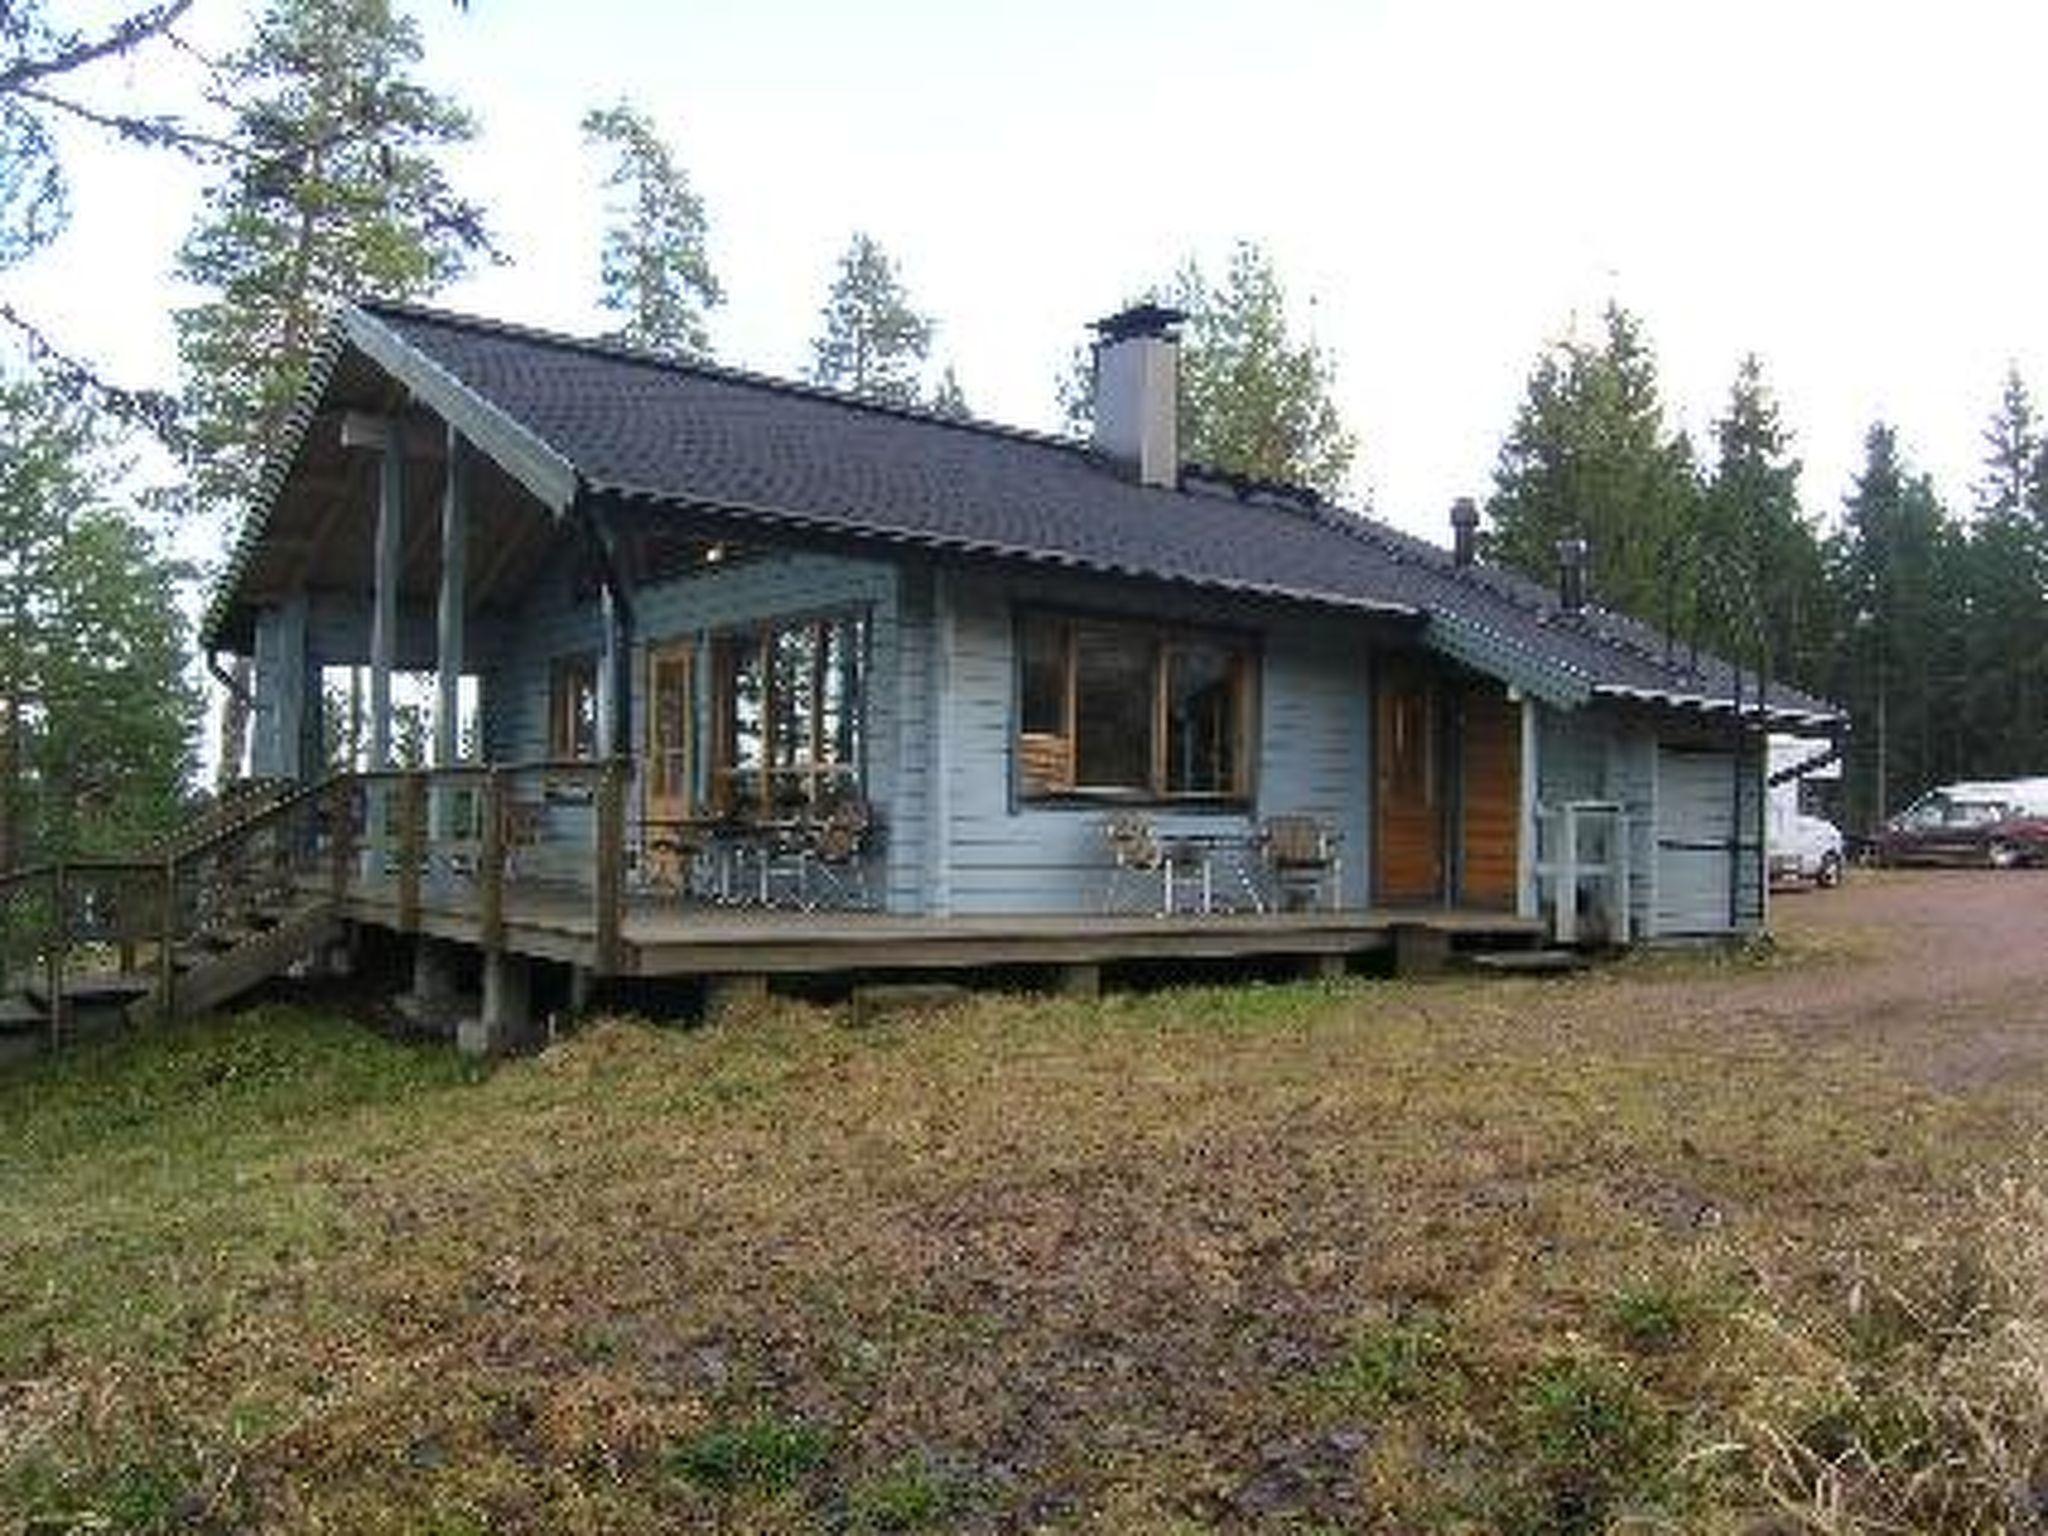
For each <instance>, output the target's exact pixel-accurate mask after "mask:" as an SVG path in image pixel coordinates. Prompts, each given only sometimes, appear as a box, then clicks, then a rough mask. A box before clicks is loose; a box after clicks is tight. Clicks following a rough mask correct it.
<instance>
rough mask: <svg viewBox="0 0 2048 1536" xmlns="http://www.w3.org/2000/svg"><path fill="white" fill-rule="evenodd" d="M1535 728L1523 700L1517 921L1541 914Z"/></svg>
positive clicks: (1531, 705) (1529, 703) (1531, 704)
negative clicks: (1537, 841)
mask: <svg viewBox="0 0 2048 1536" xmlns="http://www.w3.org/2000/svg"><path fill="white" fill-rule="evenodd" d="M1537 724H1538V721H1537V716H1536V701H1535V700H1534V699H1531V698H1527V697H1525V698H1524V699H1523V700H1522V720H1521V726H1522V784H1521V791H1522V797H1521V815H1520V817H1519V827H1518V831H1517V837H1516V848H1515V870H1516V874H1517V876H1518V877H1519V878H1518V879H1517V881H1516V884H1515V892H1516V894H1515V913H1516V915H1517V916H1519V917H1535V916H1537V915H1538V914H1539V913H1540V912H1541V911H1542V910H1543V893H1542V891H1541V890H1540V889H1539V882H1538V879H1537V875H1536V854H1537V846H1536V806H1537V804H1538V801H1537V796H1536V789H1537V774H1538V769H1539V764H1538V763H1537V760H1536V751H1537V739H1538V733H1537Z"/></svg>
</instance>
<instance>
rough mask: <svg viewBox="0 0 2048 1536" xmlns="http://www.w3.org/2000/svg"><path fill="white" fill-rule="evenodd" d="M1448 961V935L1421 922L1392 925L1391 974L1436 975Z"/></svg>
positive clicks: (1447, 964) (1449, 947)
mask: <svg viewBox="0 0 2048 1536" xmlns="http://www.w3.org/2000/svg"><path fill="white" fill-rule="evenodd" d="M1450 963H1451V936H1450V935H1449V934H1448V933H1446V932H1445V931H1444V930H1443V929H1441V928H1432V927H1430V926H1428V925H1427V924H1424V923H1396V924H1395V925H1394V974H1395V975H1396V976H1438V975H1441V974H1442V973H1443V972H1444V971H1445V970H1446V969H1447V968H1448V967H1449V966H1450Z"/></svg>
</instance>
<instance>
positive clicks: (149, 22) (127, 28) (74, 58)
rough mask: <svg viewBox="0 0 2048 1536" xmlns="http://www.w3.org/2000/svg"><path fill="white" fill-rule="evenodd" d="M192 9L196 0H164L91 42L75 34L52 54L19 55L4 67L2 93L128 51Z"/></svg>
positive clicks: (1, 71) (114, 26)
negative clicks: (36, 55)
mask: <svg viewBox="0 0 2048 1536" xmlns="http://www.w3.org/2000/svg"><path fill="white" fill-rule="evenodd" d="M191 9H192V0H163V3H161V4H159V5H152V6H149V7H147V8H146V9H144V10H140V11H137V12H136V13H135V14H134V15H132V16H129V17H127V18H125V19H124V20H122V21H119V22H116V23H115V24H114V25H113V26H112V27H111V28H109V29H108V30H107V32H106V33H104V34H103V35H102V36H100V37H98V38H95V39H93V40H92V41H90V42H87V41H84V40H81V39H79V38H76V37H73V38H69V39H66V40H65V42H64V44H63V46H61V47H60V48H59V49H58V51H57V52H56V53H53V54H51V55H50V56H49V57H48V58H42V59H37V58H20V59H17V60H15V61H14V62H13V63H12V64H10V65H8V66H7V68H5V69H0V96H7V95H12V94H14V93H15V92H17V91H19V90H21V89H22V88H23V87H24V86H26V85H28V84H30V83H31V82H32V81H36V80H47V79H49V78H50V77H51V76H53V75H65V74H69V73H70V72H71V71H72V70H74V69H82V68H84V67H85V66H86V65H88V64H91V63H93V62H95V61H96V60H99V59H106V58H112V57H114V56H115V55H117V54H123V53H127V52H129V51H130V50H131V49H133V48H136V47H138V46H140V45H141V44H143V43H145V42H147V41H148V40H149V39H150V38H152V37H155V36H157V35H158V34H159V33H161V32H163V31H164V30H165V29H166V28H167V27H170V26H171V25H173V24H174V23H175V22H176V21H177V19H178V18H179V17H180V16H183V15H184V14H185V13H186V12H187V11H189V10H191Z"/></svg>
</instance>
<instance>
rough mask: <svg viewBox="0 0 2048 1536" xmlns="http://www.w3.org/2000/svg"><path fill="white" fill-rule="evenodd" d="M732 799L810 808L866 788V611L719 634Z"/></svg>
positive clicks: (782, 810) (747, 804) (781, 810)
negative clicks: (754, 632) (863, 770)
mask: <svg viewBox="0 0 2048 1536" xmlns="http://www.w3.org/2000/svg"><path fill="white" fill-rule="evenodd" d="M719 653H720V655H721V656H722V657H723V658H724V664H723V665H722V666H721V668H720V669H719V673H718V678H719V684H718V685H719V688H720V690H721V697H720V699H719V701H718V707H719V709H720V711H721V718H723V719H724V720H725V721H726V729H725V735H724V741H723V743H722V746H723V751H724V756H723V758H722V760H721V762H720V764H719V769H720V773H721V775H722V776H723V778H724V780H725V782H726V784H727V785H728V786H729V790H730V794H731V803H732V804H734V805H735V806H736V807H738V808H740V809H743V810H753V811H758V810H761V809H763V808H765V809H768V810H770V811H773V812H775V813H776V814H780V815H809V814H812V813H814V812H817V811H820V810H822V809H824V808H826V807H827V806H829V805H830V803H831V802H832V801H834V800H836V799H839V798H842V797H844V796H846V795H858V794H859V793H860V765H861V752H862V737H863V732H864V730H865V723H864V714H865V705H866V699H865V679H864V676H863V674H864V671H865V668H866V665H867V620H866V617H865V616H864V615H847V616H844V617H840V618H833V619H803V620H797V621H793V622H789V623H783V624H777V625H775V626H773V627H771V628H770V629H768V630H767V631H765V633H762V634H759V635H749V636H732V637H729V638H727V639H724V640H721V641H720V642H719Z"/></svg>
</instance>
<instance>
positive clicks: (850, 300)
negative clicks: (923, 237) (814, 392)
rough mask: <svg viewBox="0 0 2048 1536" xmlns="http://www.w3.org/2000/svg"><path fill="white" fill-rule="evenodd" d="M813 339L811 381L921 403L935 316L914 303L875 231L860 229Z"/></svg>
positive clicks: (898, 402)
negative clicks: (921, 378)
mask: <svg viewBox="0 0 2048 1536" xmlns="http://www.w3.org/2000/svg"><path fill="white" fill-rule="evenodd" d="M819 320H820V323H821V325H822V327H823V329H822V330H821V331H820V332H819V334H818V337H817V339H816V340H815V341H813V342H812V343H811V380H812V382H813V383H817V384H823V385H826V386H828V387H830V388H833V389H843V390H845V391H847V392H848V393H849V394H854V395H859V396H861V397H862V398H863V399H867V400H877V401H880V402H882V403H883V404H885V405H915V404H917V403H918V398H919V395H920V393H921V391H920V388H919V385H918V373H919V370H920V369H921V368H922V367H923V366H924V360H925V357H926V355H927V354H928V353H929V352H930V351H931V345H932V329H933V326H932V322H931V321H930V320H929V319H927V318H926V317H925V316H923V315H921V314H919V313H918V312H917V311H916V310H915V309H913V308H911V306H910V298H909V295H908V294H907V293H905V291H904V288H903V282H902V279H901V278H900V277H898V276H897V273H896V265H895V263H894V262H892V261H891V260H890V259H889V256H888V253H887V252H885V251H884V250H883V249H882V248H881V246H880V245H878V244H876V242H875V241H874V239H873V238H872V237H871V236H868V235H865V234H856V235H855V236H854V237H853V241H852V243H851V244H850V245H848V246H847V248H846V253H845V255H843V256H841V257H840V258H839V274H838V276H837V277H836V278H834V280H833V283H832V291H831V293H830V295H829V296H828V297H827V298H826V301H825V308H824V309H823V311H822V312H821V313H820V315H819Z"/></svg>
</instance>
